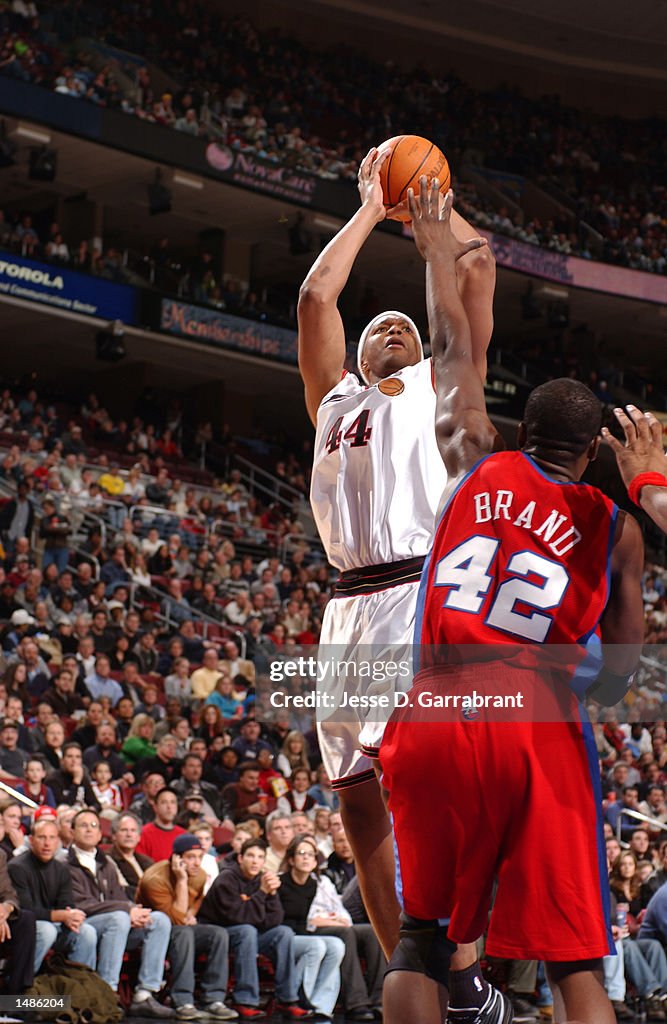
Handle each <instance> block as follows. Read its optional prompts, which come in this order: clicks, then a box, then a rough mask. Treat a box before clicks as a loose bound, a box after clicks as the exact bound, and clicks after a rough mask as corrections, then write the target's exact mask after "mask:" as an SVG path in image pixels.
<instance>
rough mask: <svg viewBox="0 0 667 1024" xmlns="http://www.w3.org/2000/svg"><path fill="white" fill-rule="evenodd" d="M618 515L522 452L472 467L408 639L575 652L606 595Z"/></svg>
mask: <svg viewBox="0 0 667 1024" xmlns="http://www.w3.org/2000/svg"><path fill="white" fill-rule="evenodd" d="M617 512H618V509H617V507H616V505H614V503H613V502H612V501H610V500H609V498H606V497H605V495H604V494H602V492H601V491H599V490H598V489H597V488H595V487H591V486H589V485H588V484H582V483H558V482H557V481H555V480H552V479H551V478H550V477H548V476H547V475H546V474H545V473H543V472H542V470H541V469H540V468H539V467H538V466H537V464H536V463H535V462H533V460H532V459H531V458H530V457H529V456H527V455H524V454H523V453H522V452H499V453H498V454H495V455H489V456H487V457H486V458H484V459H482V460H481V462H479V463H477V465H476V466H475V467H473V469H471V470H470V472H469V473H468V474H467V475H466V476H465V477H464V478H463V480H462V481H461V483H460V484H459V485H458V487H457V488H456V490H455V491H454V493H453V495H452V496H451V497H450V499H449V501H448V503H447V505H446V507H445V510H444V512H443V513H442V516H441V518H440V521H439V524H438V526H437V528H436V533H435V539H434V542H433V548H432V551H431V554H430V555H429V559H428V562H427V564H426V565H425V566H424V571H423V575H422V582H421V590H420V598H419V606H418V613H417V623H416V629H415V639H416V641H417V642H418V643H421V644H422V645H430V644H437V645H440V644H456V645H460V644H503V643H511V644H515V645H516V644H517V643H520V644H529V645H530V644H544V643H548V644H578V643H585V642H586V641H587V640H588V639H589V637H590V636H591V635H592V634H593V633H594V632H595V630H596V627H597V625H598V622H599V620H600V617H601V615H602V613H603V611H604V608H605V605H606V603H607V599H608V596H609V557H610V553H611V546H612V542H613V537H614V528H615V522H616V516H617Z"/></svg>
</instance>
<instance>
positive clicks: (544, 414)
mask: <svg viewBox="0 0 667 1024" xmlns="http://www.w3.org/2000/svg"><path fill="white" fill-rule="evenodd" d="M601 426H602V406H601V404H600V402H599V401H598V399H597V398H596V397H595V395H594V394H593V392H592V391H591V390H590V388H587V387H586V385H585V384H582V383H581V382H580V381H578V380H571V379H570V378H569V377H560V378H558V379H557V380H550V381H547V383H546V384H541V385H540V386H539V387H538V388H535V390H534V391H532V392H531V393H530V395H529V396H528V401H527V402H526V408H525V411H524V414H523V420H522V422H521V423H520V424H519V447H520V448H522V449H527V450H530V451H539V452H540V453H541V454H542V455H543V456H547V457H548V456H551V457H552V458H553V460H554V461H556V462H562V461H566V462H569V463H572V462H578V461H581V463H582V472H583V469H584V468H585V463H586V462H587V461H588V462H592V461H593V459H595V457H596V456H597V453H598V448H599V446H600V437H599V433H600V427H601Z"/></svg>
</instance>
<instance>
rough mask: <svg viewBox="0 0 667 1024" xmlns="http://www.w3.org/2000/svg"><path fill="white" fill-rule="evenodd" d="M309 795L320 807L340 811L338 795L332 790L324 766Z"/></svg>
mask: <svg viewBox="0 0 667 1024" xmlns="http://www.w3.org/2000/svg"><path fill="white" fill-rule="evenodd" d="M308 794H309V796H312V798H313V799H314V801H315V803H316V804H317V805H318V806H319V807H328V808H329V810H332V811H337V810H338V794H337V793H335V792H334V791H333V789H332V788H331V779H330V778H329V776H328V774H327V770H326V768H325V767H324V765H323V764H321V765H320V766H319V768H318V769H317V781H316V783H315V785H314V786H311V787H310V789H309V790H308Z"/></svg>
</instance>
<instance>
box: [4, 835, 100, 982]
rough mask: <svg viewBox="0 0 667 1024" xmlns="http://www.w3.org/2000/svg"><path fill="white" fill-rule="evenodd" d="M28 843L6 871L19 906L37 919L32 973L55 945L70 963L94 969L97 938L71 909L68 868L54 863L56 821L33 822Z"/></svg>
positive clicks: (79, 913) (77, 910)
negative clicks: (75, 962) (74, 962)
mask: <svg viewBox="0 0 667 1024" xmlns="http://www.w3.org/2000/svg"><path fill="white" fill-rule="evenodd" d="M29 843H30V845H29V849H28V850H27V851H26V852H25V853H24V854H22V855H21V856H20V857H13V858H12V860H11V861H10V862H9V864H8V870H9V877H10V879H11V881H12V883H13V885H14V889H15V890H16V895H17V896H18V899H19V901H20V903H21V904H22V905H23V906H25V907H30V909H31V910H32V912H33V914H34V915H35V918H36V945H35V961H34V969H35V973H37V971H39V969H40V967H41V966H42V961H43V960H44V957H45V956H46V954H47V953H48V951H49V950H50V949H51V948H52V947H53V946H54V945H56V943H58V948H59V949H60V950H61V951H63V952H66V954H67V956H68V957H69V958H70V959H71V960H75V961H77V963H82V964H86V966H87V967H91V968H93V969H94V968H95V962H96V956H95V952H96V943H97V935H96V933H95V931H94V929H93V928H91V927H87V926H86V925H85V920H86V914H85V912H84V911H83V910H81V909H80V908H76V907H75V906H74V897H73V895H72V882H71V879H70V873H69V869H68V867H67V864H65V863H63V862H62V861H61V860H56V853H57V852H58V847H59V846H60V838H59V835H58V825H57V824H56V820H55V817H54V818H47V817H43V818H40V819H39V820H38V821H36V822H35V824H34V825H33V826H32V829H31V833H30V840H29Z"/></svg>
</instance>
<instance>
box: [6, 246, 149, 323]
mask: <svg viewBox="0 0 667 1024" xmlns="http://www.w3.org/2000/svg"><path fill="white" fill-rule="evenodd" d="M3 295H9V296H12V297H13V298H16V299H27V300H28V301H29V302H37V303H40V304H41V305H45V306H52V307H55V308H57V309H64V310H68V311H69V312H71V313H81V314H83V315H84V316H95V317H100V318H101V319H103V320H122V321H123V323H124V324H133V323H136V301H135V289H134V288H130V287H129V285H124V284H114V282H113V281H105V280H104V279H102V278H99V277H92V276H91V275H89V274H79V273H77V272H76V271H75V270H68V269H67V268H66V267H59V266H55V265H53V264H47V263H36V262H35V261H33V260H28V259H25V257H23V256H17V255H15V254H14V253H9V252H2V251H0V298H2V296H3Z"/></svg>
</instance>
